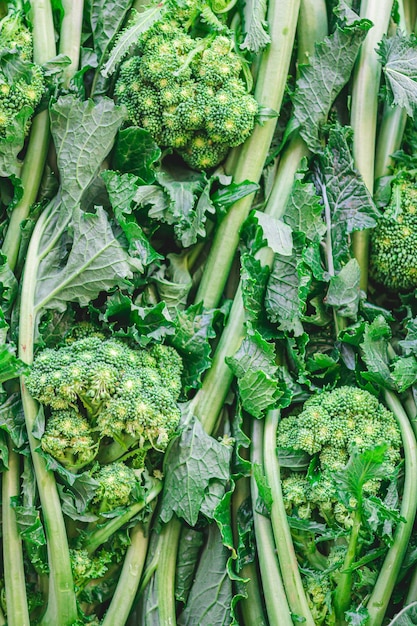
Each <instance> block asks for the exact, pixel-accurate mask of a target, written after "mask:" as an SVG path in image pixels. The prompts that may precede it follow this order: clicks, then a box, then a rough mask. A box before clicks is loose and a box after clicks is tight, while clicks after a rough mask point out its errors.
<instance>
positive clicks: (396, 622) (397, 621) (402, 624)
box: [388, 601, 417, 626]
mask: <svg viewBox="0 0 417 626" xmlns="http://www.w3.org/2000/svg"><path fill="white" fill-rule="evenodd" d="M416 624H417V601H416V602H410V604H407V605H406V606H405V607H403V608H402V609H401V611H400V612H399V613H397V615H396V616H395V617H394V619H393V620H391V621H390V622H389V624H388V626H415V625H416Z"/></svg>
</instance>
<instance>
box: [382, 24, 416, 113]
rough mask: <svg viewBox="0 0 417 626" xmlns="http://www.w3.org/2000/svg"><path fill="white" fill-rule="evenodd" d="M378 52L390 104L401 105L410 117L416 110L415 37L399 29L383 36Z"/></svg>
mask: <svg viewBox="0 0 417 626" xmlns="http://www.w3.org/2000/svg"><path fill="white" fill-rule="evenodd" d="M378 54H379V56H380V61H381V63H382V70H383V72H384V76H385V84H386V92H387V96H388V100H389V102H390V104H392V105H394V106H400V107H403V108H404V109H405V110H406V111H407V115H410V116H411V117H412V116H413V115H414V114H415V112H416V110H417V39H416V36H415V35H414V34H412V35H405V34H404V33H401V32H400V31H397V33H396V34H395V35H394V36H393V37H386V36H384V37H383V39H382V41H381V42H380V43H379V47H378Z"/></svg>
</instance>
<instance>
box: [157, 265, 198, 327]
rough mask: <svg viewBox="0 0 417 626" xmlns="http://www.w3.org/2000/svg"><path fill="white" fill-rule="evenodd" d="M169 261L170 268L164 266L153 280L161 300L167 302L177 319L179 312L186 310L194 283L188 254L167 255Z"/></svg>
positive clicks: (171, 312) (170, 311)
mask: <svg viewBox="0 0 417 626" xmlns="http://www.w3.org/2000/svg"><path fill="white" fill-rule="evenodd" d="M167 260H168V261H169V265H168V267H166V266H162V267H161V269H160V270H158V272H157V273H156V274H155V275H154V276H153V278H152V280H153V282H154V283H155V284H156V286H157V289H158V294H159V298H160V299H161V300H163V301H164V302H165V304H166V307H167V309H168V311H169V313H170V315H171V316H172V317H175V314H176V312H177V311H178V310H182V309H184V308H185V306H186V302H187V297H188V294H189V292H190V289H191V287H192V286H193V281H192V278H191V274H190V271H189V269H188V257H187V253H183V254H167Z"/></svg>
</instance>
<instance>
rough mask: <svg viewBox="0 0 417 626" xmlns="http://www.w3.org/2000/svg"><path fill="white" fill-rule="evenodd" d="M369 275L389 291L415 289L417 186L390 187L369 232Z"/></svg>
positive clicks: (408, 183)
mask: <svg viewBox="0 0 417 626" xmlns="http://www.w3.org/2000/svg"><path fill="white" fill-rule="evenodd" d="M370 275H371V276H372V278H374V280H376V281H377V282H378V283H380V284H382V285H384V286H385V287H387V288H388V289H393V290H400V291H406V290H409V289H414V288H415V287H417V183H415V182H412V181H409V180H402V181H396V182H395V183H394V185H393V189H392V195H391V200H390V202H389V204H388V206H387V207H386V209H385V211H384V213H383V216H382V217H381V218H380V219H379V220H378V222H377V225H376V227H375V228H374V229H373V230H372V232H371V253H370Z"/></svg>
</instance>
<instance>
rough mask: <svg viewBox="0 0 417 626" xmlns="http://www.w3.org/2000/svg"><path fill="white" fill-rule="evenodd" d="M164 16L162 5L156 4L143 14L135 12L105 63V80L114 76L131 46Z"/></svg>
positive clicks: (103, 73) (102, 71) (103, 70)
mask: <svg viewBox="0 0 417 626" xmlns="http://www.w3.org/2000/svg"><path fill="white" fill-rule="evenodd" d="M161 15H162V5H161V4H156V5H155V6H153V7H150V8H149V9H145V10H144V11H142V12H141V13H138V12H136V11H135V12H134V14H133V16H132V18H131V19H130V21H129V23H128V25H127V27H126V28H125V29H124V30H122V32H121V34H120V35H119V37H118V38H117V40H116V42H115V44H114V46H113V48H112V50H111V51H110V55H109V58H108V60H107V62H106V63H105V65H104V67H103V69H102V70H101V74H102V75H103V76H104V78H108V77H109V76H111V74H113V73H114V72H115V70H116V68H117V65H118V64H119V63H120V62H121V61H122V59H123V58H124V57H125V56H126V54H127V53H128V52H129V49H130V47H131V46H133V45H135V44H136V43H137V40H138V37H139V35H141V34H142V33H144V32H146V31H147V30H148V29H149V28H150V27H151V26H152V25H153V24H154V23H155V22H156V21H157V20H159V19H160V17H161Z"/></svg>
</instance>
